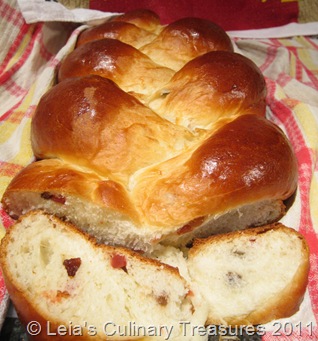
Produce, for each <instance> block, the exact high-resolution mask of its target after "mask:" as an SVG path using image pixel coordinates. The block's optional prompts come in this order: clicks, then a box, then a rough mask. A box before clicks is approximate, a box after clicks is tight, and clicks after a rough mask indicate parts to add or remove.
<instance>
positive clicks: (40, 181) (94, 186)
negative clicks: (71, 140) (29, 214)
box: [1, 159, 140, 224]
mask: <svg viewBox="0 0 318 341" xmlns="http://www.w3.org/2000/svg"><path fill="white" fill-rule="evenodd" d="M24 191H26V192H32V193H38V194H39V197H40V196H41V195H42V196H43V195H45V194H47V198H48V197H49V196H50V195H53V194H54V195H55V194H56V195H59V196H60V197H61V198H62V197H63V196H74V197H76V198H78V199H79V200H83V201H84V202H90V203H92V204H95V205H97V206H99V207H103V208H106V209H107V208H108V209H111V210H114V211H116V212H119V213H121V214H123V215H125V216H127V217H129V219H131V220H132V221H133V222H134V223H136V224H138V223H140V221H139V216H138V213H137V212H136V210H135V208H134V207H133V205H132V202H131V200H130V198H129V196H128V194H127V191H126V190H125V188H124V187H123V186H122V185H120V184H119V183H118V182H114V181H112V180H107V179H104V178H101V177H99V176H98V175H97V174H94V173H92V172H86V171H85V170H81V169H79V168H74V167H72V166H71V165H70V164H67V163H64V162H63V161H60V160H58V159H48V160H42V161H37V162H34V163H32V164H30V165H28V166H27V167H25V168H24V169H23V170H22V171H21V172H20V173H19V175H18V176H16V177H15V178H14V179H13V180H12V181H11V183H10V184H9V186H8V187H7V189H6V195H4V196H3V198H2V201H1V203H2V205H3V208H4V209H5V210H7V211H8V212H10V209H12V207H13V206H15V205H14V203H11V199H10V196H11V194H12V193H16V192H21V193H23V192H24ZM22 213H23V212H22V211H15V212H14V216H15V215H21V214H22Z"/></svg>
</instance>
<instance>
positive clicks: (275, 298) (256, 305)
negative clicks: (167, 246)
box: [188, 223, 309, 325]
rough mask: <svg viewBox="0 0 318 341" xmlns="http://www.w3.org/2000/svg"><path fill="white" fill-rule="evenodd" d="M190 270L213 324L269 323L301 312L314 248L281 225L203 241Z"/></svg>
mask: <svg viewBox="0 0 318 341" xmlns="http://www.w3.org/2000/svg"><path fill="white" fill-rule="evenodd" d="M188 267H189V271H190V275H191V277H192V279H193V281H194V282H195V283H196V285H198V287H199V290H200V291H201V294H202V296H203V297H204V299H205V300H206V302H207V303H208V306H209V313H208V315H209V316H208V321H207V323H208V324H226V325H257V324H265V323H267V322H270V321H272V320H276V319H280V318H286V317H290V316H291V315H293V314H294V313H296V312H297V311H298V309H299V306H300V304H301V302H302V300H303V296H304V294H305V291H306V286H307V282H308V272H309V249H308V245H307V243H306V241H305V239H304V238H303V236H302V235H301V234H300V233H298V232H297V231H295V230H294V229H291V228H288V227H286V226H284V225H282V224H280V223H276V224H271V225H268V226H265V227H258V228H252V229H247V230H244V231H238V232H231V233H228V234H222V235H217V236H213V237H210V238H206V239H198V240H197V241H196V242H195V243H194V246H193V248H192V249H191V250H190V251H189V258H188Z"/></svg>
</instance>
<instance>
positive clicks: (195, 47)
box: [141, 18, 233, 70]
mask: <svg viewBox="0 0 318 341" xmlns="http://www.w3.org/2000/svg"><path fill="white" fill-rule="evenodd" d="M218 50H220V51H229V52H233V46H232V42H231V40H230V38H229V36H228V35H227V34H226V33H225V32H224V30H223V29H222V28H220V27H219V26H218V25H216V24H215V23H212V22H210V21H208V20H204V19H200V18H184V19H180V20H177V21H175V22H173V23H171V24H169V25H167V26H166V27H165V28H164V29H163V30H162V31H161V32H160V34H159V35H158V37H157V38H155V39H154V40H153V41H152V42H151V43H149V44H148V45H146V46H144V47H142V48H141V51H142V52H143V53H145V54H146V55H148V56H149V57H150V58H152V59H153V60H154V61H156V62H158V63H159V64H161V65H165V66H167V67H169V68H172V69H173V70H179V69H180V68H181V67H182V66H183V65H184V64H186V63H187V62H189V61H190V60H192V59H194V58H196V57H198V56H200V55H202V54H204V53H207V52H210V51H218Z"/></svg>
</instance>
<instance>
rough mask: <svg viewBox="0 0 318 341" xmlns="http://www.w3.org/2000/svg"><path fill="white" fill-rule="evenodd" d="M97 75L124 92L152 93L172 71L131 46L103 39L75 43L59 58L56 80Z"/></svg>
mask: <svg viewBox="0 0 318 341" xmlns="http://www.w3.org/2000/svg"><path fill="white" fill-rule="evenodd" d="M87 75H98V76H101V77H104V78H108V79H111V80H112V81H114V82H115V83H116V84H117V85H118V86H120V87H121V88H122V89H123V90H125V91H126V92H131V93H141V94H143V93H147V94H148V93H152V92H154V91H155V90H157V89H158V88H160V87H162V86H163V85H164V84H165V83H167V82H168V81H169V80H170V78H171V77H172V75H173V71H172V70H170V69H168V68H166V67H162V66H160V65H157V64H155V63H154V62H153V61H152V60H151V59H150V58H149V57H147V56H146V55H144V54H143V53H141V52H140V51H139V50H138V49H135V48H134V47H133V46H131V45H128V44H125V43H123V42H121V41H119V40H116V39H108V38H104V39H101V40H96V41H91V42H88V43H86V44H84V45H82V46H79V47H78V48H76V49H75V50H74V51H72V52H71V53H70V54H69V55H67V56H66V57H65V59H64V60H63V62H62V64H61V66H60V68H59V71H58V80H59V81H62V80H64V79H67V78H71V77H80V76H87Z"/></svg>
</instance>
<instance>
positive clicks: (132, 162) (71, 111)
mask: <svg viewBox="0 0 318 341" xmlns="http://www.w3.org/2000/svg"><path fill="white" fill-rule="evenodd" d="M127 18H128V19H127ZM138 18H139V19H138ZM126 19H127V20H128V21H127V22H125V20H126ZM147 22H148V24H149V26H148V27H147V24H146V23H147ZM125 23H127V25H124V24H125ZM116 25H117V27H115V26H116ZM118 25H122V26H126V28H125V32H126V33H127V32H129V27H131V25H135V26H133V27H134V32H135V33H136V32H137V33H136V34H137V35H138V34H139V33H138V32H143V33H142V34H141V33H140V34H141V37H142V38H141V39H144V33H145V32H144V31H147V32H148V33H149V34H148V38H149V35H150V36H151V35H154V36H155V37H154V38H153V40H152V41H151V42H150V43H149V42H144V45H142V46H141V47H139V48H137V47H133V46H131V45H129V44H127V43H126V42H124V41H123V40H122V39H121V34H119V33H118V31H117V30H119V26H118ZM94 32H95V33H94ZM101 32H106V33H105V34H106V36H107V37H106V38H104V36H103V38H102V39H101ZM109 32H113V33H114V32H115V33H116V32H117V33H118V34H117V33H116V34H117V35H116V34H115V33H114V36H112V34H113V33H112V34H110V33H109ZM135 33H134V34H135ZM86 36H87V41H86V42H85V43H82V44H80V43H79V44H78V47H77V48H75V49H74V51H72V52H70V54H69V55H67V56H66V57H65V59H64V60H63V61H62V63H61V65H60V67H59V70H58V80H59V83H58V84H56V85H55V86H53V87H52V88H51V89H50V90H49V91H48V92H47V93H46V94H45V95H44V96H43V97H42V99H41V100H40V102H39V104H38V106H37V109H36V112H35V115H34V117H33V119H32V127H31V129H32V130H31V141H32V147H33V150H34V154H35V156H36V157H37V158H38V159H44V160H42V161H40V162H39V161H37V162H35V163H34V164H32V165H30V166H28V167H26V169H24V170H23V171H22V172H21V173H20V174H19V175H18V176H17V177H16V178H15V179H13V181H12V183H11V184H10V185H9V187H8V189H7V190H6V192H5V194H4V196H3V199H2V204H3V206H4V207H5V209H6V211H7V212H8V213H9V214H10V215H11V216H13V217H16V216H19V215H20V214H22V213H25V212H27V211H29V210H32V209H34V208H39V209H45V210H48V211H49V212H50V213H58V215H60V216H62V217H64V218H66V219H69V220H71V221H73V222H75V223H76V224H79V225H81V226H80V227H81V228H83V229H84V230H86V231H89V232H90V233H93V234H94V235H95V236H96V237H97V238H100V239H101V240H103V241H104V242H107V243H113V244H121V245H124V246H128V247H133V248H138V249H139V248H141V249H144V250H146V249H149V248H151V247H152V245H155V244H157V243H159V242H165V241H167V243H170V242H172V241H173V244H176V243H178V237H182V239H183V241H184V242H185V243H186V242H189V241H191V239H192V238H193V237H195V236H196V231H198V232H199V235H200V236H206V235H208V234H211V233H213V232H215V231H218V232H222V229H221V228H220V227H219V226H218V227H215V228H214V227H213V226H212V227H211V224H212V225H213V224H214V221H217V217H220V216H223V217H224V216H226V215H227V214H230V215H231V214H232V213H233V212H238V214H239V215H240V213H239V212H246V207H249V210H248V212H249V213H248V215H249V218H248V219H246V220H244V222H242V223H238V221H236V220H235V219H232V220H229V221H228V225H229V226H230V228H231V229H241V228H246V227H248V226H254V225H262V224H266V223H270V222H272V221H275V220H277V219H279V218H280V217H281V216H282V214H284V208H283V204H282V203H283V201H284V200H285V199H287V198H288V197H290V196H291V195H292V194H293V193H294V191H295V189H296V186H297V162H296V158H295V155H294V153H293V150H292V147H291V145H290V143H289V141H288V139H287V137H286V136H285V135H284V133H283V132H282V131H281V130H280V129H279V128H278V127H277V126H276V125H274V124H273V123H271V122H270V121H268V120H267V119H266V118H265V109H266V101H265V99H266V84H265V80H264V77H263V75H262V73H261V72H260V70H259V69H258V68H257V66H256V65H255V64H254V63H253V62H252V61H251V60H249V59H248V58H246V57H244V56H242V55H240V54H237V53H234V52H233V47H232V44H231V41H230V39H229V37H228V36H227V35H226V33H225V32H224V31H223V30H222V29H221V28H220V27H218V26H217V25H215V24H214V23H211V22H207V21H206V20H201V19H197V18H186V19H181V20H178V21H177V22H174V23H171V24H170V25H167V26H160V25H159V24H158V18H157V17H156V15H154V14H152V13H151V12H149V11H145V12H143V11H137V12H132V13H127V14H126V15H123V16H120V17H115V18H113V19H112V20H111V21H109V22H108V23H105V24H102V26H100V27H96V28H91V29H88V30H87V31H86ZM81 37H82V39H84V38H85V31H84V32H83V33H82V35H81V36H80V37H79V42H80V41H81ZM83 37H84V38H83ZM148 38H146V39H148ZM174 48H178V49H179V52H180V53H176V51H174V50H173V49H174ZM162 56H164V57H163V59H164V60H165V61H166V62H168V63H169V64H171V65H167V64H166V63H165V64H164V65H162V64H160V63H161V62H160V60H161V57H162ZM35 194H36V195H37V197H36V196H35ZM46 199H51V201H54V203H52V205H51V206H50V207H49V205H47V203H48V201H47V200H46ZM45 200H46V201H45ZM57 202H58V203H57ZM58 204H60V206H58ZM61 205H64V206H63V207H61ZM253 205H255V211H254V212H253V210H252V209H251V207H253ZM266 205H267V207H268V209H267V212H268V214H267V213H266V214H263V213H262V212H261V210H260V209H259V207H261V206H262V207H265V206H266ZM85 206H86V207H87V209H88V211H87V216H88V215H89V213H90V212H89V210H92V211H94V212H95V213H96V214H94V217H95V218H94V219H95V220H94V219H92V221H91V222H89V218H88V217H84V218H85V219H84V221H83V214H79V212H80V211H83V209H82V207H85ZM75 209H77V211H76V212H75V211H74V210H75ZM244 214H245V213H244ZM245 215H246V214H245ZM77 216H80V217H81V218H78V217H77ZM109 216H111V218H109ZM104 222H107V223H105V226H103V223H104ZM96 225H98V226H96ZM222 225H225V223H224V222H223V223H222ZM205 227H206V232H204V231H203V230H204V229H205ZM185 235H186V236H185ZM183 237H185V238H183Z"/></svg>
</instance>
